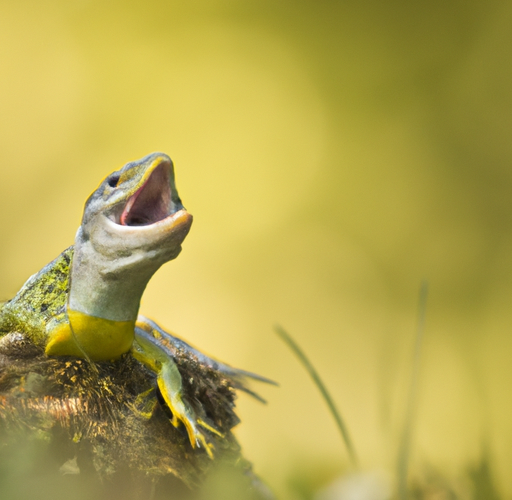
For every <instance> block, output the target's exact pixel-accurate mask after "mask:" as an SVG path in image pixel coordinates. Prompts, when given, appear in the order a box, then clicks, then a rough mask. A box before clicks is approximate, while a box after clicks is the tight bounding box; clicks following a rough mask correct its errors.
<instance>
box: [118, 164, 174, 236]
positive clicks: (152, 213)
mask: <svg viewBox="0 0 512 500" xmlns="http://www.w3.org/2000/svg"><path fill="white" fill-rule="evenodd" d="M171 209H172V201H171V188H170V182H169V169H168V168H166V165H165V164H162V165H159V166H158V167H156V168H155V169H154V170H153V172H151V174H150V176H149V178H148V179H147V181H146V182H145V183H144V184H143V185H142V187H140V188H139V189H138V190H137V191H136V192H135V194H133V195H132V196H131V197H130V199H129V200H128V203H127V204H126V206H125V207H124V210H123V212H122V213H121V217H120V219H119V223H120V224H121V225H123V226H147V225H149V224H153V223H155V222H158V221H160V220H163V219H165V218H166V217H168V216H169V215H170V214H171Z"/></svg>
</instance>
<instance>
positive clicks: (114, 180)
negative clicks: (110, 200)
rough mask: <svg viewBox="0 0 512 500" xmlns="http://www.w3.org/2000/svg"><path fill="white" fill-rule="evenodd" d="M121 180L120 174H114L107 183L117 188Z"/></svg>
mask: <svg viewBox="0 0 512 500" xmlns="http://www.w3.org/2000/svg"><path fill="white" fill-rule="evenodd" d="M118 182H119V174H112V175H111V176H110V177H109V178H108V179H107V183H108V185H109V186H110V187H111V188H115V187H116V186H117V183H118Z"/></svg>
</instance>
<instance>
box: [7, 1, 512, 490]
mask: <svg viewBox="0 0 512 500" xmlns="http://www.w3.org/2000/svg"><path fill="white" fill-rule="evenodd" d="M511 23H512V6H511V4H510V2H506V1H496V0H491V1H489V2H485V3H484V2H476V1H470V2H461V1H448V2H445V1H443V2H441V1H437V0H433V1H432V0H430V1H428V2H427V1H423V0H421V1H417V2H406V1H403V0H391V1H388V2H382V1H379V0H369V1H362V2H361V1H353V0H347V1H327V0H326V1H316V2H313V1H307V0H297V1H294V2H291V1H286V0H283V1H278V2H276V1H275V0H257V1H256V0H243V1H242V0H191V1H189V2H178V1H165V2H164V1H156V0H153V1H145V2H136V1H127V0H123V1H119V0H112V1H110V2H100V1H97V0H71V1H70V0H66V1H64V0H53V1H51V0H48V1H42V2H35V1H24V2H19V1H14V0H3V1H2V2H1V4H0V72H1V73H0V75H1V76H0V117H1V120H0V213H1V214H2V217H1V219H0V234H1V236H0V238H1V245H0V276H1V280H0V297H1V298H9V297H11V296H12V295H14V293H15V292H16V291H17V290H18V289H19V287H20V286H21V285H22V283H23V282H24V281H25V279H26V278H27V277H28V276H29V275H31V274H32V273H34V272H36V271H37V270H39V269H40V268H41V267H42V266H43V265H44V264H46V263H47V262H48V261H50V260H51V259H53V258H54V257H55V256H56V255H58V254H59V253H60V251H62V249H64V248H65V247H67V246H68V245H70V244H72V242H73V237H74V233H75V231H76V228H77V227H78V224H79V222H80V217H81V211H82V207H83V203H84V201H85V199H86V197H87V196H88V195H89V193H90V192H91V191H92V190H94V189H95V188H96V186H97V185H98V184H99V182H100V180H101V179H102V178H103V177H105V176H106V175H107V174H108V173H110V172H111V171H113V170H114V169H117V168H119V167H121V166H122V165H123V164H124V163H126V162H127V161H130V160H134V159H137V158H140V157H142V156H144V155H145V154H148V153H150V152H152V151H158V150H160V151H165V152H167V153H168V154H170V155H171V157H172V158H173V159H174V162H175V165H176V169H177V181H178V188H179V192H180V195H181V196H182V198H183V200H184V203H185V206H186V207H187V208H188V209H189V210H190V212H191V213H193V215H194V217H195V221H194V225H193V228H192V231H191V233H190V235H189V236H188V238H187V240H186V242H185V244H184V251H183V252H182V254H181V255H180V257H179V258H178V259H177V260H176V261H174V262H172V263H170V264H167V265H166V266H164V268H162V270H161V271H159V272H158V273H157V275H156V276H155V277H154V279H153V280H152V282H151V283H150V285H149V287H148V290H147V293H146V295H145V297H144V300H143V312H144V313H145V314H146V315H148V316H150V317H153V318H154V319H156V320H157V321H159V323H161V324H162V325H164V326H165V327H167V328H169V329H171V330H174V331H175V332H178V333H179V334H180V335H181V336H183V337H184V338H186V339H188V340H189V341H190V342H191V343H193V344H195V345H197V346H199V347H200V348H202V349H203V350H205V351H206V352H208V353H211V354H214V355H215V356H217V357H218V358H220V359H222V360H225V361H228V362H229V363H231V364H233V365H235V366H239V367H244V368H246V369H250V370H253V371H256V372H258V373H261V374H264V375H266V376H268V377H271V378H274V379H276V380H278V381H279V382H280V384H281V386H280V388H274V387H270V386H269V387H265V386H261V387H257V390H258V391H259V392H260V393H261V394H262V395H263V396H264V397H266V398H267V399H268V401H269V405H267V406H262V405H259V403H257V402H255V401H253V400H251V399H249V398H248V397H245V396H241V397H240V399H239V408H240V414H241V417H242V421H243V422H242V424H241V425H240V426H239V428H238V430H237V434H238V436H239V439H240V441H241V442H242V445H243V448H244V452H245V455H246V456H247V457H248V458H249V459H250V460H252V461H253V462H254V464H255V469H256V471H257V472H258V473H259V474H260V475H262V476H263V477H264V478H265V479H266V481H267V482H268V483H269V484H270V485H271V487H272V488H273V489H275V490H276V491H277V492H278V493H280V494H281V495H283V496H284V497H289V498H292V497H293V492H292V491H291V487H290V484H291V483H293V481H294V478H296V477H297V476H300V475H308V474H313V472H312V471H322V473H323V474H324V476H325V480H326V481H327V480H328V476H329V474H330V475H331V477H334V475H336V474H337V473H340V472H341V471H343V470H345V468H346V467H347V465H348V457H347V453H346V450H345V449H344V447H343V444H342V442H341V440H340V438H339V436H338V434H337V431H336V428H335V426H334V423H333V421H332V418H331V416H330V415H329V414H328V412H327V410H326V406H325V404H324V402H323V401H322V400H321V397H320V395H319V393H318V390H317V389H316V388H315V387H313V385H312V383H311V382H310V380H309V378H308V377H307V375H306V373H305V371H304V370H303V368H302V367H301V366H300V365H299V364H298V362H297V360H296V359H295V358H294V357H293V355H292V353H291V352H290V350H289V349H288V348H287V347H286V346H285V345H284V344H283V343H282V342H281V341H280V340H279V339H278V338H277V336H276V335H275V333H274V332H273V325H274V324H275V323H280V324H281V325H283V326H284V327H285V328H286V329H287V330H288V331H289V332H290V333H291V334H292V335H293V336H294V337H295V339H296V340H297V341H298V342H299V343H300V344H301V346H302V347H303V348H304V350H305V351H306V352H307V353H308V355H309V356H310V358H311V359H312V361H313V362H314V363H315V364H316V366H317V368H318V369H319V370H320V372H321V374H322V376H323V378H324V380H325V382H326V384H327V386H328V387H329V388H330V390H331V392H332V394H333V397H334V399H335V400H336V402H337V403H338V405H339V408H340V410H341V412H342V414H343V416H344V418H345V420H346V423H347V426H348V428H349V431H350V433H351V435H352V438H353V441H354V444H355V447H356V451H357V453H358V455H359V457H360V460H361V463H362V466H363V468H364V469H365V470H375V469H378V470H381V471H384V472H383V473H384V474H388V475H389V477H391V478H393V474H394V470H395V467H396V457H397V450H398V447H399V442H400V434H401V430H402V429H403V425H404V418H405V406H406V405H405V401H406V396H407V391H408V388H409V384H410V379H411V368H412V352H413V345H414V335H415V330H416V324H417V311H416V310H417V302H418V292H419V288H420V283H421V280H422V279H426V280H428V282H429V290H430V291H429V297H428V303H427V310H426V329H425V338H424V345H423V349H422V362H421V378H420V383H419V386H418V391H417V402H418V405H417V409H416V410H417V411H416V423H415V428H414V433H413V443H412V454H411V468H412V469H411V472H412V474H415V473H418V474H420V473H421V471H422V470H423V469H425V468H430V469H435V470H438V471H441V473H442V474H443V475H444V476H446V477H449V478H452V479H453V480H457V478H460V477H464V476H465V475H467V473H468V470H470V469H471V468H472V467H475V466H476V465H475V464H478V463H479V461H480V460H481V459H482V457H485V460H486V463H488V464H490V474H491V479H492V481H493V484H495V486H496V488H498V489H499V491H501V493H502V494H504V495H506V496H508V497H510V495H512V476H511V475H510V470H511V467H512V422H511V420H512V394H511V389H512V363H511V358H512V335H511V331H512V308H511V304H512V168H511V163H512V139H511V131H512V63H511V61H512V30H511V29H510V26H511ZM326 471H329V473H327V472H326ZM315 474H316V472H315ZM317 477H319V476H317Z"/></svg>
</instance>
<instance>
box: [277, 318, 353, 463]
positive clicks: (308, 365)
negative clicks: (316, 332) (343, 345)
mask: <svg viewBox="0 0 512 500" xmlns="http://www.w3.org/2000/svg"><path fill="white" fill-rule="evenodd" d="M275 330H276V333H277V334H278V335H279V336H280V337H281V338H282V339H283V340H284V342H285V343H286V344H287V345H288V347H290V349H291V350H292V351H293V352H294V353H295V355H296V356H297V357H298V358H299V361H300V362H301V363H302V365H303V366H304V368H306V370H307V372H308V373H309V375H310V376H311V378H312V379H313V382H314V383H315V385H316V386H317V387H318V390H319V391H320V393H321V394H322V397H323V398H324V400H325V402H326V403H327V406H328V407H329V410H330V412H331V415H332V416H333V417H334V420H335V422H336V425H337V427H338V429H339V431H340V434H341V437H342V439H343V441H344V442H345V446H346V447H347V451H348V454H349V456H350V460H351V462H352V465H353V466H354V467H357V466H358V461H357V456H356V452H355V450H354V446H353V445H352V440H351V439H350V436H349V434H348V430H347V427H346V426H345V423H344V422H343V419H342V418H341V415H340V413H339V412H338V409H337V408H336V405H335V404H334V401H333V399H332V398H331V395H330V394H329V392H328V391H327V388H326V387H325V385H324V383H323V382H322V380H321V379H320V376H319V375H318V372H317V371H316V370H315V368H314V366H313V365H312V364H311V362H310V361H309V359H308V358H307V357H306V355H305V354H304V352H303V351H302V349H301V348H300V347H299V346H298V344H297V343H296V342H295V341H294V340H293V339H292V337H291V336H290V335H289V334H288V333H287V332H286V331H285V330H284V328H282V327H281V326H279V325H276V326H275Z"/></svg>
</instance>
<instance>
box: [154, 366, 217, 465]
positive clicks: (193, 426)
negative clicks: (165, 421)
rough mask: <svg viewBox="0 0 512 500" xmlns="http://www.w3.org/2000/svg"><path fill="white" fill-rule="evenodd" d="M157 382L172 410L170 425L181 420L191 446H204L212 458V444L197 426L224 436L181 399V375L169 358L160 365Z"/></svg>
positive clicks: (175, 424) (177, 423)
mask: <svg viewBox="0 0 512 500" xmlns="http://www.w3.org/2000/svg"><path fill="white" fill-rule="evenodd" d="M157 383H158V388H159V389H160V393H161V394H162V397H163V398H164V401H165V403H166V404H167V406H168V407H169V409H170V410H171V412H172V419H171V423H172V425H174V427H178V426H179V424H180V422H182V423H183V425H184V426H185V428H186V430H187V433H188V438H189V440H190V444H191V445H192V447H193V448H195V447H196V446H197V447H199V448H201V447H202V448H204V449H205V451H206V453H208V456H209V457H210V458H212V459H213V449H214V446H213V444H212V443H209V442H208V441H207V440H206V436H205V435H204V433H203V432H202V431H201V430H200V429H199V426H201V427H203V428H204V429H207V430H208V431H210V432H211V433H212V434H215V435H217V436H219V437H224V436H223V434H221V433H220V432H219V431H218V430H217V429H215V428H214V427H212V426H211V425H208V424H207V423H206V422H205V421H204V420H202V419H200V418H196V415H195V412H194V410H193V409H192V407H191V406H190V405H189V404H187V403H186V402H185V401H184V400H183V399H182V397H181V394H182V391H181V375H180V372H179V371H178V367H177V366H176V363H174V361H172V360H171V361H170V362H169V361H168V362H166V363H165V364H163V365H162V367H161V369H160V372H159V373H158V376H157Z"/></svg>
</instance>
